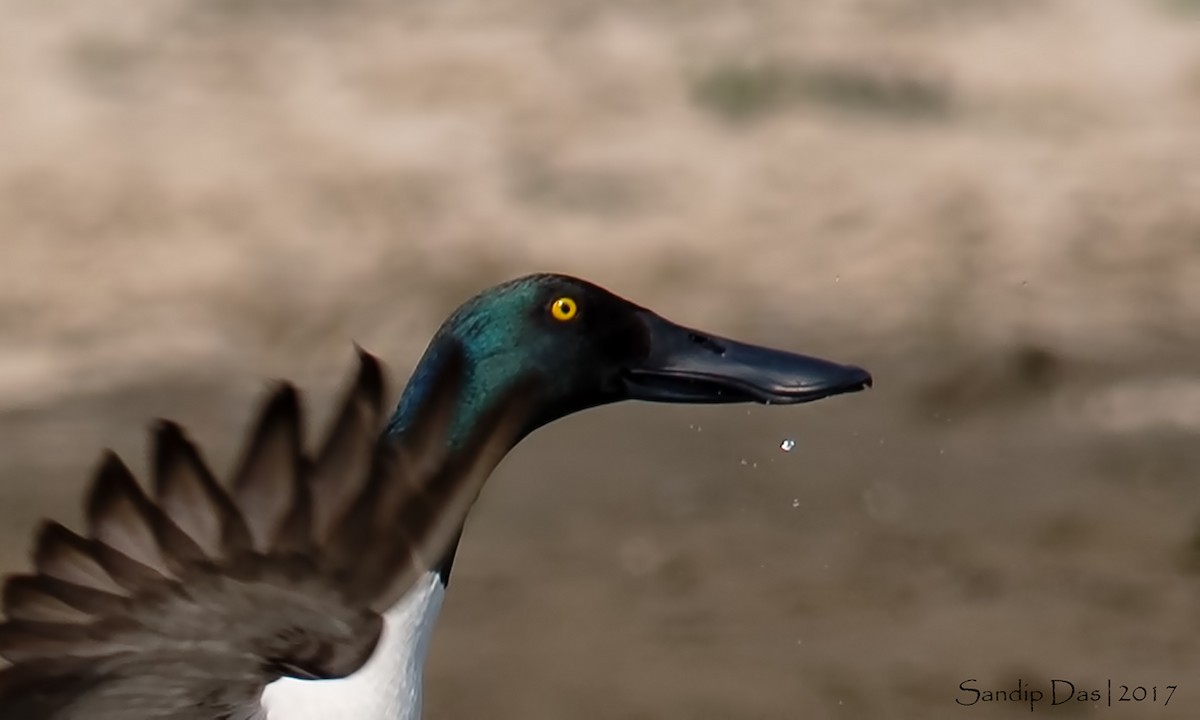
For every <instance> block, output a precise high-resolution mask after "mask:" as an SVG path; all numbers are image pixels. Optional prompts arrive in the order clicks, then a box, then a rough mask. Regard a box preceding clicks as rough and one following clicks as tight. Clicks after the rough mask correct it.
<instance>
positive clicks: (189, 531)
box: [0, 347, 532, 720]
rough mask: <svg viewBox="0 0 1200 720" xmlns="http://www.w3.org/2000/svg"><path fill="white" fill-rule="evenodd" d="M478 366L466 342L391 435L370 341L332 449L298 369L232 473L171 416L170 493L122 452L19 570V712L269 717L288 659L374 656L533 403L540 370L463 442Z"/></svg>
mask: <svg viewBox="0 0 1200 720" xmlns="http://www.w3.org/2000/svg"><path fill="white" fill-rule="evenodd" d="M463 368H464V362H463V352H462V349H461V347H455V348H454V349H453V351H452V352H451V353H450V354H449V356H448V358H447V361H446V362H445V363H444V364H443V366H442V368H441V370H440V371H439V373H438V374H437V375H436V377H435V378H434V380H433V383H432V386H431V391H430V394H429V396H428V398H427V399H426V401H425V403H424V405H423V407H422V408H421V409H420V411H419V417H418V419H417V421H416V422H414V423H413V424H412V426H411V430H409V431H406V432H405V433H402V434H400V435H399V436H393V437H386V438H384V439H382V440H381V439H378V438H379V437H380V431H381V424H382V408H383V392H384V383H383V376H382V370H381V368H380V366H379V364H378V362H377V361H376V360H375V359H374V358H373V357H371V356H370V355H368V354H366V353H365V352H362V351H359V372H358V376H357V378H356V380H355V381H354V383H352V385H351V387H350V388H349V390H348V391H347V392H346V394H345V397H344V400H343V403H342V405H341V409H340V411H339V412H338V413H337V415H336V418H335V420H334V422H333V425H332V428H331V429H330V431H329V433H328V435H327V436H326V439H325V441H324V442H323V443H322V444H321V445H320V447H319V449H318V450H317V452H316V453H315V456H312V457H310V456H308V455H306V454H305V452H304V449H303V441H302V437H301V427H302V418H301V411H300V399H299V395H298V393H297V392H296V390H295V389H294V388H293V387H292V386H290V385H287V384H284V385H281V386H280V387H279V388H278V389H277V390H276V391H275V392H274V393H273V394H272V395H271V397H270V398H269V399H268V400H267V402H266V403H265V404H264V407H263V410H262V412H261V413H260V415H259V419H258V422H257V424H256V425H255V427H254V429H253V431H252V432H251V433H250V435H249V440H248V442H247V443H246V448H245V451H244V453H243V454H242V459H241V461H240V463H239V464H238V466H237V470H236V471H235V472H234V473H233V476H232V481H231V483H230V485H229V487H228V489H226V488H225V487H223V486H222V485H221V484H220V483H218V482H217V480H216V479H215V477H214V476H213V474H212V473H211V472H210V471H209V470H208V468H207V466H206V464H205V462H204V461H203V459H202V458H201V456H200V453H199V451H198V450H197V449H196V448H195V446H193V445H192V443H191V442H190V441H189V440H188V439H187V437H186V435H185V434H184V432H183V430H182V429H181V428H180V427H179V426H178V425H175V424H173V423H170V422H165V421H161V422H159V423H158V424H157V425H156V427H155V428H154V430H153V433H152V434H153V462H152V465H153V484H152V488H153V492H152V493H151V494H150V495H147V494H146V492H144V491H143V490H142V488H141V486H140V485H139V484H138V483H137V481H136V480H135V479H134V477H133V475H132V474H131V473H130V471H129V469H128V468H127V467H126V466H125V465H124V463H122V462H121V460H120V459H119V458H117V456H116V455H114V454H112V453H107V454H105V455H104V457H103V458H102V460H101V462H100V463H99V466H98V468H97V470H96V473H95V476H94V479H93V482H92V486H91V491H90V493H89V495H88V500H87V502H86V518H87V533H86V535H84V536H81V535H78V534H76V533H73V532H71V531H70V530H68V529H67V528H65V527H63V526H62V525H59V524H57V523H52V522H48V523H46V524H45V525H44V526H43V528H42V530H41V532H40V533H39V535H38V539H37V544H36V548H35V550H34V568H35V572H34V573H33V574H29V575H23V576H17V577H13V578H9V579H8V580H7V582H6V583H5V585H4V591H3V610H4V614H5V616H6V618H7V620H6V621H5V622H3V623H2V624H0V657H3V658H5V659H7V660H9V661H10V662H12V663H13V666H12V667H10V668H8V669H6V670H4V671H0V720H18V719H19V720H41V719H45V720H68V719H74V718H85V717H86V718H91V719H95V720H117V719H118V718H120V719H121V720H150V719H151V718H172V719H173V720H191V719H193V718H194V719H195V720H200V719H201V718H204V719H206V720H207V719H209V718H244V719H246V720H251V719H253V718H255V717H260V716H261V713H262V710H261V707H260V705H259V698H260V695H261V692H262V689H263V687H265V686H266V685H267V684H268V683H270V682H272V681H274V680H276V679H278V678H280V677H285V676H287V677H293V678H300V679H313V678H336V677H344V676H346V675H349V674H350V673H353V672H354V671H355V670H357V669H358V668H359V667H361V666H362V665H363V664H364V663H365V662H366V660H367V659H368V657H369V656H370V654H371V652H372V650H373V649H374V647H375V645H376V643H377V642H378V639H379V635H380V632H381V629H382V625H383V621H382V619H381V616H380V613H381V612H383V611H384V610H386V609H387V608H389V607H391V606H392V605H393V604H394V603H396V601H397V600H399V599H400V597H401V596H402V595H403V594H404V592H405V591H406V590H407V589H408V588H409V587H410V586H411V585H412V584H413V582H414V581H415V580H416V579H418V578H419V577H421V576H422V575H423V574H425V573H427V572H429V571H430V570H432V569H434V568H435V567H436V564H437V561H438V560H440V558H441V557H442V556H443V554H444V553H446V552H447V551H448V549H449V548H450V547H451V544H452V543H453V541H454V539H455V537H456V535H457V533H458V531H459V529H460V528H461V525H462V522H463V520H464V519H465V517H466V514H467V511H468V510H469V508H470V506H471V505H472V503H473V502H474V500H475V498H476V497H477V495H478V493H479V491H480V489H481V488H482V486H483V482H484V480H485V479H486V477H487V476H488V474H489V473H490V472H491V470H492V469H493V468H494V467H495V465H496V464H497V463H499V462H500V460H501V458H502V457H503V455H504V453H505V452H506V451H507V450H508V449H509V448H510V447H511V446H512V444H513V443H514V442H515V441H516V439H517V438H518V436H519V433H520V431H521V430H522V428H523V427H524V424H525V423H526V421H527V420H528V416H529V409H530V396H531V395H532V382H531V381H523V382H519V383H516V384H514V386H513V388H512V389H511V391H509V392H507V393H505V394H504V396H503V397H502V398H501V399H500V400H499V401H498V402H496V403H494V404H493V405H492V406H491V408H490V409H489V410H488V411H487V412H486V413H485V415H484V416H483V417H482V418H480V421H479V422H478V423H477V424H476V430H475V431H474V432H473V434H472V436H471V441H470V442H468V443H465V444H463V445H462V446H461V449H458V450H455V451H453V452H451V451H449V450H448V449H447V448H448V444H449V443H448V438H449V432H450V427H451V423H452V421H453V417H454V408H455V403H456V401H457V399H458V396H459V392H460V391H461V388H462V383H463Z"/></svg>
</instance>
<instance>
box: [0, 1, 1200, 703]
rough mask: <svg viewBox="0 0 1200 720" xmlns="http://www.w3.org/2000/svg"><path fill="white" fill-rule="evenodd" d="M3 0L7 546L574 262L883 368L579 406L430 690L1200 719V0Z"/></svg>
mask: <svg viewBox="0 0 1200 720" xmlns="http://www.w3.org/2000/svg"><path fill="white" fill-rule="evenodd" d="M0 16H2V18H3V19H2V22H0V501H2V508H3V509H2V514H0V541H2V543H0V569H17V568H20V567H21V566H22V564H23V563H24V558H25V553H26V551H27V547H28V541H29V537H30V532H31V529H32V528H33V526H34V523H35V521H36V520H37V519H38V518H39V517H42V516H46V515H53V516H57V517H61V518H67V519H71V520H74V521H77V519H78V510H77V506H78V500H79V496H80V493H81V490H82V488H83V486H84V484H85V481H86V477H87V473H88V470H89V468H90V467H91V464H92V462H93V461H94V460H95V458H96V457H97V455H98V453H99V451H100V449H101V448H102V447H106V446H111V447H115V448H116V449H118V450H119V451H120V452H121V453H122V454H123V455H125V456H126V457H127V458H129V459H130V460H134V461H137V462H138V465H137V467H139V468H140V467H142V466H143V464H144V463H143V462H142V458H143V456H144V445H143V442H144V435H143V433H144V428H145V426H146V423H147V421H148V420H149V418H151V417H152V416H155V415H162V416H168V417H172V418H175V419H178V420H180V421H182V422H184V423H186V424H187V425H188V426H189V427H191V429H192V432H193V435H194V436H195V437H196V438H197V439H198V440H199V441H200V442H201V443H202V444H203V445H204V446H205V447H206V448H207V449H208V454H209V457H210V458H211V459H213V460H215V461H216V462H217V464H218V466H220V467H226V466H228V464H229V462H230V461H231V459H232V454H233V452H234V450H235V448H234V442H235V441H236V440H237V439H238V437H239V435H240V432H241V428H243V427H244V425H245V423H246V422H247V421H248V419H249V417H250V414H251V412H252V410H253V408H254V404H255V403H256V401H257V398H258V397H259V395H260V393H261V391H262V389H263V381H264V380H265V379H266V378H270V377H288V378H292V379H294V380H296V381H297V382H299V383H300V384H301V386H302V387H304V388H306V389H308V390H310V391H311V393H312V398H314V400H313V402H312V405H313V406H314V407H315V409H316V412H315V414H316V416H317V420H318V421H320V420H323V419H324V417H325V413H324V411H326V410H327V403H328V402H329V401H330V399H331V397H332V396H333V394H334V393H335V391H336V390H337V389H338V387H339V386H340V383H341V382H342V381H343V378H344V376H345V373H346V372H347V370H348V368H349V365H350V361H351V357H352V355H351V345H350V343H351V341H352V340H354V341H358V342H359V343H361V344H363V345H364V346H365V347H367V348H369V349H371V350H373V351H375V352H376V353H379V354H381V355H382V356H383V357H385V358H386V359H387V361H388V362H389V363H390V366H391V369H392V374H393V381H394V382H395V383H397V384H398V383H399V382H401V381H402V379H403V378H404V377H406V376H407V373H408V371H409V369H410V368H411V367H412V364H413V363H414V362H415V360H416V359H417V357H418V356H419V354H420V352H421V351H422V350H423V348H424V345H425V342H426V340H427V338H428V337H429V335H430V334H431V333H432V331H433V330H434V329H435V328H436V326H437V325H438V323H439V322H440V320H441V318H443V317H444V316H445V315H446V314H447V313H448V312H449V311H450V310H451V309H453V308H454V307H455V306H456V305H457V304H458V302H460V301H462V300H463V299H465V298H466V297H467V296H469V295H471V294H473V293H474V292H476V291H477V290H479V289H481V288H483V287H485V286H487V285H490V284H493V283H495V282H498V281H501V280H504V279H507V278H508V277H510V276H514V275H518V274H524V273H526V272H530V271H534V270H559V271H566V272H572V273H576V274H580V275H583V276H586V277H588V278H590V279H592V280H595V281H597V282H599V283H601V284H603V285H606V286H609V287H610V288H612V289H613V290H615V291H617V292H619V293H621V294H623V295H626V296H628V297H630V298H632V299H634V300H636V301H638V302H641V303H643V304H647V305H650V306H652V307H654V308H656V309H658V310H659V311H661V312H662V313H663V314H665V315H667V316H668V317H671V318H673V319H676V320H678V321H680V322H683V323H686V324H690V325H696V326H701V327H704V328H706V329H708V330H711V331H713V332H717V333H721V334H727V335H736V336H739V337H743V338H746V339H749V340H754V341H759V342H765V343H772V344H777V345H781V346H785V347H788V348H793V349H797V350H801V351H806V352H810V353H815V354H823V355H827V356H830V357H833V358H837V359H842V360H846V361H853V362H858V363H861V364H864V365H866V366H867V367H869V368H870V369H871V370H872V371H874V373H875V375H876V378H877V381H878V385H877V388H876V389H875V390H874V391H872V392H870V393H867V394H864V395H857V396H851V397H842V398H836V399H833V400H829V401H826V402H823V403H819V404H816V405H810V406H804V407H802V408H753V409H750V410H746V409H745V408H740V407H724V408H700V409H697V408H681V407H650V406H632V405H624V406H617V407H610V408H605V409H603V410H599V411H595V412H591V413H586V414H584V415H582V416H579V417H575V418H571V419H570V420H568V421H564V422H562V423H559V424H557V425H555V426H553V427H552V428H549V429H546V430H544V431H542V432H539V433H538V434H537V435H535V436H534V437H533V438H531V439H530V440H529V441H527V442H526V443H525V444H524V445H522V446H521V447H520V448H518V450H517V451H516V452H515V453H514V455H513V456H512V457H511V458H510V459H509V461H507V462H506V463H505V465H504V467H503V468H501V470H500V472H499V473H498V474H497V476H496V477H495V478H494V479H493V482H492V484H491V485H490V486H489V488H488V490H487V491H486V492H485V493H484V497H483V499H482V500H481V505H480V507H479V508H478V511H477V512H476V514H475V515H474V516H473V518H472V521H471V523H470V525H469V527H468V532H467V535H466V538H465V541H464V544H463V546H462V549H461V551H460V554H459V560H458V564H457V565H456V569H455V576H454V579H453V582H452V592H451V593H450V596H449V600H448V603H447V606H446V609H445V612H444V615H443V618H442V622H441V625H440V627H439V629H438V632H437V635H436V639H435V646H434V650H433V659H432V665H431V667H430V669H429V673H428V678H427V686H428V698H429V699H428V708H427V715H428V716H429V717H432V718H480V717H495V718H527V719H529V720H534V719H540V718H664V717H670V718H698V719H702V720H708V719H714V720H715V719H717V718H826V717H828V718H913V719H917V718H922V719H923V718H956V717H976V716H977V717H1018V716H1024V715H1027V714H1028V713H1029V709H1028V707H1027V706H1025V705H1021V704H1014V703H997V704H990V705H985V704H980V705H977V706H975V707H969V708H968V707H960V706H958V705H956V704H955V702H954V701H955V698H960V699H969V696H967V695H965V694H963V693H960V692H959V691H958V689H957V688H958V684H959V683H960V682H962V681H963V680H966V679H967V678H978V679H979V680H980V682H979V687H980V688H982V689H1009V688H1012V687H1013V686H1014V685H1015V684H1016V680H1017V679H1018V678H1021V679H1023V680H1024V681H1025V682H1026V683H1030V682H1032V683H1033V684H1034V685H1035V687H1036V686H1040V687H1042V688H1043V689H1044V688H1045V687H1046V686H1048V683H1049V680H1050V679H1051V678H1065V679H1072V680H1075V681H1076V682H1077V684H1078V685H1079V687H1080V688H1090V687H1092V686H1095V687H1103V686H1104V683H1105V680H1106V679H1107V678H1112V679H1113V682H1114V683H1116V684H1120V683H1125V684H1132V685H1144V686H1147V687H1149V686H1154V685H1157V686H1159V687H1160V688H1162V687H1163V686H1166V685H1170V684H1176V685H1178V686H1179V689H1178V690H1177V691H1176V694H1175V696H1174V698H1173V699H1172V701H1171V705H1170V706H1168V707H1166V708H1163V707H1161V704H1160V706H1155V707H1147V706H1146V703H1142V704H1141V705H1138V704H1135V703H1125V704H1118V705H1117V706H1115V707H1113V708H1107V707H1098V708H1093V707H1091V705H1090V704H1079V703H1070V704H1069V705H1067V706H1061V707H1057V708H1048V707H1045V703H1043V706H1041V707H1039V708H1038V713H1039V714H1051V715H1053V716H1062V717H1093V716H1094V717H1128V718H1135V717H1136V718H1195V717H1200V640H1198V639H1197V638H1200V483H1197V481H1198V480H1200V477H1198V475H1200V473H1198V471H1197V468H1198V467H1200V442H1198V436H1200V2H1197V1H1196V0H842V1H839V2H812V1H802V0H742V1H738V2H734V1H732V0H730V1H728V2H724V1H719V0H695V1H693V2H683V1H682V0H664V1H662V2H649V1H646V2H631V1H628V0H615V1H610V2H591V1H588V0H444V1H441V2H433V1H431V0H388V1H384V0H342V2H337V3H334V2H322V1H320V0H161V1H159V2H153V3H148V2H135V1H134V0H88V1H87V2H78V1H77V2H66V1H64V0H0ZM785 438H794V439H795V441H796V443H797V445H796V449H794V450H793V451H792V452H790V453H784V452H782V451H781V450H780V449H779V444H780V442H781V441H782V440H783V439H785ZM1160 692H1162V691H1161V690H1160Z"/></svg>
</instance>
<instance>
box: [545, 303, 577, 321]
mask: <svg viewBox="0 0 1200 720" xmlns="http://www.w3.org/2000/svg"><path fill="white" fill-rule="evenodd" d="M578 312H579V306H578V305H576V304H575V301H574V300H572V299H571V298H569V297H560V298H559V299H557V300H555V301H554V302H552V303H550V314H551V315H553V316H554V319H555V320H561V321H563V322H566V321H567V320H571V319H573V318H574V317H575V314H576V313H578Z"/></svg>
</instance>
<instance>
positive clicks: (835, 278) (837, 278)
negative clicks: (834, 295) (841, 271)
mask: <svg viewBox="0 0 1200 720" xmlns="http://www.w3.org/2000/svg"><path fill="white" fill-rule="evenodd" d="M833 281H834V282H835V283H840V282H841V281H842V276H841V275H834V276H833Z"/></svg>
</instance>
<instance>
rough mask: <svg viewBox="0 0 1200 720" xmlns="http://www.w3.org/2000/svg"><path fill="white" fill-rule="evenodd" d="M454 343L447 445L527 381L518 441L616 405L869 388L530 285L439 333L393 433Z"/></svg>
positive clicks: (809, 365) (852, 376) (577, 291)
mask: <svg viewBox="0 0 1200 720" xmlns="http://www.w3.org/2000/svg"><path fill="white" fill-rule="evenodd" d="M452 343H457V344H458V345H460V346H461V347H462V348H463V351H464V355H465V361H466V362H465V375H466V377H465V381H464V384H463V386H462V387H463V391H462V397H461V400H460V406H459V411H458V416H457V419H456V421H455V425H454V428H453V430H452V432H451V442H452V443H453V442H455V441H456V439H461V438H463V437H465V435H466V434H467V432H469V429H470V427H471V423H472V421H473V419H474V418H475V417H477V416H478V414H479V413H480V412H482V411H483V409H484V408H485V407H486V406H487V405H488V403H489V402H490V401H491V400H492V399H494V398H495V397H496V396H497V395H498V394H499V393H500V392H501V391H503V389H504V388H506V387H508V386H510V385H511V384H512V383H515V382H517V381H518V379H519V378H521V377H523V376H525V375H527V374H534V375H535V376H536V386H537V388H538V396H537V400H536V408H535V411H534V413H533V416H532V418H531V420H530V422H529V426H528V427H527V428H526V429H525V432H524V433H523V434H522V435H524V434H528V433H529V432H532V431H533V430H534V429H536V428H538V427H540V426H542V425H545V424H547V423H549V422H551V421H553V420H555V419H558V418H560V417H563V416H564V415H568V414H570V413H573V412H577V411H579V410H583V409H586V408H591V407H596V406H599V405H605V404H608V403H613V402H617V401H620V400H645V401H650V402H669V403H739V402H755V403H763V404H779V405H785V404H795V403H803V402H811V401H813V400H819V399H821V398H825V397H829V396H831V395H837V394H840V393H848V392H855V391H858V390H863V389H865V388H868V387H870V386H871V375H870V374H869V373H868V372H867V371H866V370H863V369H862V368H860V367H857V366H854V365H843V364H840V363H836V362H831V361H828V360H822V359H819V358H814V357H809V356H806V355H799V354H796V353H791V352H786V351H783V350H775V349H771V348H766V347H761V346H757V345H750V344H747V343H742V342H737V341H734V340H729V339H727V338H723V337H718V336H716V335H712V334H710V333H706V332H702V331H700V330H695V329H692V328H688V327H683V326H681V325H677V324H675V323H673V322H671V321H669V320H666V319H665V318H663V317H661V316H659V315H657V314H655V313H654V312H652V311H650V310H647V309H646V308H643V307H640V306H638V305H635V304H634V303H632V302H629V301H628V300H625V299H624V298H621V297H618V296H617V295H614V294H613V293H611V292H609V291H607V290H605V289H603V288H601V287H599V286H597V285H594V284H592V283H590V282H587V281H585V280H580V279H578V278H574V277H569V276H566V275H554V274H540V275H530V276H526V277H523V278H519V279H517V280H513V281H510V282H507V283H504V284H502V285H498V286H496V287H493V288H491V289H489V290H485V291H484V292H482V293H480V294H479V295H477V296H475V297H474V298H472V299H470V300H468V301H467V302H466V303H464V304H463V305H462V306H461V307H460V308H459V309H458V310H456V311H455V312H454V314H452V315H451V316H450V317H449V318H448V319H447V320H446V322H445V323H444V324H443V325H442V327H441V329H439V330H438V332H437V334H436V335H435V336H434V338H433V340H432V341H431V342H430V345H429V348H428V349H427V350H426V352H425V355H424V357H422V359H421V361H420V363H418V365H417V369H416V371H415V372H414V373H413V377H412V379H411V381H410V382H409V385H408V387H407V388H406V389H405V391H404V394H403V396H402V397H401V399H400V405H399V408H398V409H397V411H396V414H395V416H394V417H393V419H392V422H391V424H390V426H389V428H390V429H391V430H394V431H399V430H401V429H403V428H404V427H405V426H406V425H407V424H408V422H409V421H411V419H412V417H413V415H414V413H415V409H416V407H417V406H418V405H419V404H420V402H421V399H422V397H423V395H424V393H425V391H426V389H427V386H428V385H429V379H430V378H431V377H432V376H433V374H434V370H436V368H437V367H438V366H439V364H440V362H441V361H442V358H443V357H444V356H445V355H446V348H448V347H449V346H450V344H452Z"/></svg>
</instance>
